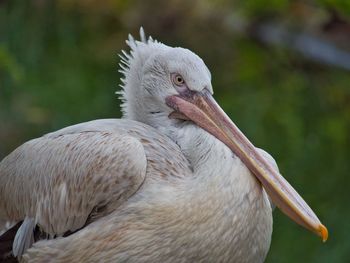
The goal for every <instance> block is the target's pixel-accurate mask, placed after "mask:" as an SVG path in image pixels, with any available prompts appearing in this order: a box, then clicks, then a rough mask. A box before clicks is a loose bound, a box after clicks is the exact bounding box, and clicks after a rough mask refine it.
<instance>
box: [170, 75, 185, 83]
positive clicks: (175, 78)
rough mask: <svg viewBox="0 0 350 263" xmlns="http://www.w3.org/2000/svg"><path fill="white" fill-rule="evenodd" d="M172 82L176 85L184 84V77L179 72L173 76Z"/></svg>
mask: <svg viewBox="0 0 350 263" xmlns="http://www.w3.org/2000/svg"><path fill="white" fill-rule="evenodd" d="M173 82H174V84H175V85H176V86H182V85H184V84H185V80H184V78H183V77H182V76H181V75H179V74H176V75H174V76H173Z"/></svg>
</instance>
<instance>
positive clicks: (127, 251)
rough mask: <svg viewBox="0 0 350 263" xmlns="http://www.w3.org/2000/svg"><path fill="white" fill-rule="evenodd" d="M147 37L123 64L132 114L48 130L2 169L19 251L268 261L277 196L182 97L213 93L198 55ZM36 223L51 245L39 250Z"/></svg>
mask: <svg viewBox="0 0 350 263" xmlns="http://www.w3.org/2000/svg"><path fill="white" fill-rule="evenodd" d="M140 35H141V40H142V41H140V42H139V41H135V40H134V39H133V38H132V37H131V36H130V37H129V40H128V41H127V43H128V45H129V46H130V47H131V52H130V54H128V53H126V52H123V54H124V55H123V56H122V61H121V71H122V72H123V74H124V78H123V79H122V82H123V85H122V88H123V89H122V91H121V93H120V94H121V98H122V100H123V104H122V110H123V115H124V117H123V118H124V119H122V120H117V119H108V120H107V119H106V120H95V121H91V122H87V123H82V124H78V125H74V126H70V127H67V128H64V129H62V130H59V131H57V132H53V133H50V134H47V135H45V136H43V137H41V138H38V139H34V140H31V141H29V142H27V143H25V144H23V145H22V146H20V147H19V148H17V149H16V150H15V151H14V152H12V153H11V154H10V155H9V156H7V157H6V158H5V159H4V160H3V161H2V162H1V163H0V222H4V223H5V222H7V221H12V222H13V221H17V222H19V221H23V220H24V223H23V224H22V227H21V228H20V229H19V230H18V231H17V234H16V238H15V242H14V245H13V252H14V254H15V255H16V256H18V257H19V258H20V259H22V260H23V261H24V262H49V261H50V262H102V261H103V262H262V261H263V260H264V259H265V257H266V254H267V251H268V249H269V246H270V240H271V233H272V209H271V205H270V202H269V199H268V195H267V194H266V192H265V190H264V189H263V188H262V187H261V184H260V182H259V181H258V180H257V178H256V177H255V176H254V175H253V174H252V173H251V172H250V171H249V170H248V168H247V167H246V165H245V164H244V163H242V161H241V159H242V158H243V159H242V160H243V161H244V162H245V159H244V157H241V156H240V152H237V153H236V152H235V151H234V153H233V152H232V150H233V148H232V147H231V146H230V142H228V141H227V140H229V139H227V137H222V138H223V139H221V136H222V134H221V133H218V136H215V135H216V133H215V132H217V131H216V130H215V129H216V127H221V126H220V125H221V124H220V123H219V124H215V121H214V122H213V123H211V122H210V120H215V118H214V117H212V116H211V117H210V119H209V118H208V121H209V122H208V121H207V122H205V121H203V123H202V120H204V119H205V118H200V117H198V116H199V115H198V114H201V113H200V111H198V110H197V108H191V109H189V108H186V107H187V106H186V105H185V104H184V105H185V106H186V107H185V106H184V105H183V104H181V103H183V102H182V101H180V102H179V101H176V99H178V98H180V97H181V96H183V97H184V98H187V100H186V101H188V102H191V103H192V102H193V104H194V105H195V104H196V101H195V100H196V98H197V97H196V96H197V95H195V94H200V93H201V94H202V93H203V92H204V91H205V92H206V94H207V96H210V93H212V87H211V76H210V72H209V70H208V69H207V67H206V66H205V64H204V62H203V61H202V60H201V59H200V58H199V57H198V56H197V55H195V54H194V53H192V52H191V51H189V50H186V49H182V48H172V47H169V46H166V45H164V44H161V43H159V42H157V41H154V40H152V39H151V38H149V39H148V40H146V37H145V35H144V33H143V31H142V29H141V32H140ZM174 74H175V75H174ZM179 76H180V77H181V78H179ZM174 78H177V79H176V80H174ZM181 80H183V82H182V81H181ZM174 81H175V82H174ZM174 83H175V84H174ZM178 84H179V85H178ZM172 99H174V100H175V101H174V100H172ZM186 101H185V102H186ZM198 105H199V106H201V105H202V106H203V103H202V102H201V103H198ZM208 105H209V106H205V107H204V109H205V110H208V112H209V110H213V109H214V108H211V107H212V106H210V105H211V104H208ZM213 107H214V106H213ZM174 109H175V111H174ZM183 109H184V110H183ZM187 109H188V110H189V112H187V111H186V110H187ZM192 113H193V116H194V117H193V119H192V118H191V116H192V115H191V114H192ZM196 114H197V115H196ZM220 114H221V113H220ZM188 119H190V120H192V121H188ZM208 123H209V124H210V125H208ZM197 125H198V126H197ZM206 125H207V126H206ZM208 132H209V133H208ZM211 134H213V135H214V136H213V135H211ZM225 138H226V139H225ZM225 144H227V145H228V146H229V147H230V148H231V149H230V148H229V147H227V146H226V145H225ZM257 153H258V154H259V156H262V158H263V159H264V160H263V162H264V165H265V163H266V167H267V168H268V169H273V170H274V171H273V172H274V173H278V169H277V166H276V164H275V162H274V160H273V159H272V158H271V156H269V155H268V154H267V153H266V152H264V151H262V150H259V149H258V150H257ZM254 154H256V153H254ZM237 156H239V158H238V157H237ZM259 161H260V160H259ZM245 163H246V162H245ZM247 165H248V166H249V165H250V164H249V163H248V164H247ZM271 167H273V168H271ZM250 169H251V168H250ZM264 169H265V168H264ZM258 178H259V177H258ZM259 180H261V179H259ZM268 186H269V185H268ZM270 191H271V190H270ZM272 194H273V195H272V197H273V198H274V196H275V195H274V194H275V193H274V192H273V191H272ZM276 200H277V202H278V200H279V199H276ZM310 217H312V216H310ZM312 219H314V218H312ZM296 221H297V220H296ZM305 221H306V220H305ZM299 223H300V222H299ZM301 224H302V223H301ZM36 225H37V226H39V228H40V230H41V231H42V232H44V233H46V234H47V237H48V239H46V240H45V239H43V240H41V241H37V240H35V241H37V242H35V243H33V241H34V238H35V237H34V233H33V230H34V227H35V226H36ZM2 227H4V225H3V226H2ZM0 230H1V225H0ZM75 231H76V232H75ZM67 232H69V233H70V234H67ZM35 239H37V238H35ZM32 243H33V244H32ZM28 247H30V248H28ZM22 255H23V256H22Z"/></svg>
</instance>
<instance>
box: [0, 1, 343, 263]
mask: <svg viewBox="0 0 350 263" xmlns="http://www.w3.org/2000/svg"><path fill="white" fill-rule="evenodd" d="M141 25H142V26H143V27H144V28H145V31H146V33H147V34H151V35H152V36H153V37H154V38H156V39H158V40H159V41H161V42H164V43H165V44H168V45H172V46H182V47H186V48H189V49H191V50H192V51H194V52H195V53H197V54H198V55H199V56H201V57H202V58H203V60H204V61H205V62H206V64H207V65H208V67H209V69H210V70H211V72H212V76H213V87H214V90H215V97H216V99H217V101H218V102H219V103H220V104H221V106H222V107H223V108H224V109H225V111H226V112H227V113H228V115H229V116H230V117H231V118H232V119H233V120H234V121H235V122H236V124H237V125H238V126H239V127H240V128H241V130H242V131H243V132H244V133H245V134H246V135H247V136H248V138H250V139H251V141H252V142H253V143H254V144H255V145H256V146H258V147H261V148H264V149H265V150H267V151H268V152H269V153H271V154H272V155H273V156H274V158H275V159H276V161H277V163H278V164H279V167H280V170H281V173H282V174H283V175H284V176H285V178H286V179H287V180H288V181H289V182H290V183H291V184H292V185H293V186H294V187H295V188H296V189H297V190H298V191H299V193H300V194H301V195H302V196H303V197H304V198H305V200H306V201H307V202H308V203H309V204H310V206H311V207H312V208H313V209H314V210H315V212H317V214H318V215H319V217H320V219H321V220H322V222H323V223H324V224H325V225H326V226H327V227H328V230H329V235H330V237H329V240H328V241H327V242H326V243H325V244H323V243H322V242H321V240H320V239H319V238H318V237H316V236H315V235H313V234H312V233H309V232H307V231H305V230H304V229H302V228H301V227H299V226H297V225H296V224H295V223H293V222H292V221H291V220H290V219H288V218H287V217H286V216H284V215H283V214H282V213H281V212H280V211H278V209H276V210H275V212H274V233H273V239H272V244H271V249H270V252H269V255H268V258H267V260H266V262H270V263H272V262H350V261H349V260H350V235H349V233H350V209H349V197H350V195H349V186H350V184H349V182H350V173H349V172H350V164H349V161H350V160H349V156H350V140H349V137H350V136H349V131H350V129H349V128H350V1H341V0H320V1H288V0H270V1H263V0H256V1H253V0H246V1H243V0H242V1H224V0H217V1H208V0H206V1H177V0H170V1H160V0H159V1H156V0H152V1H120V0H119V1H118V0H108V1H98V0H88V1H84V0H77V1H69V0H59V1H45V0H35V1H34V0H32V1H15V0H11V1H6V0H2V1H0V159H1V158H3V157H4V156H6V155H7V154H8V153H10V151H12V150H13V149H14V148H16V147H17V146H19V145H20V144H22V143H23V142H25V141H27V140H29V139H31V138H35V137H39V136H41V135H43V134H44V133H47V132H50V131H53V130H56V129H59V128H62V127H64V126H67V125H71V124H75V123H78V122H83V121H88V120H92V119H97V118H118V117H120V116H121V115H120V111H119V103H120V102H119V101H118V99H117V96H116V95H115V94H114V92H115V91H116V90H118V89H119V88H118V84H119V83H120V81H119V78H120V74H119V73H118V72H117V70H118V61H119V58H118V55H117V54H118V53H119V52H120V50H121V49H126V50H127V46H126V44H125V39H126V38H127V34H128V33H131V34H133V35H134V36H138V30H139V27H140V26H141Z"/></svg>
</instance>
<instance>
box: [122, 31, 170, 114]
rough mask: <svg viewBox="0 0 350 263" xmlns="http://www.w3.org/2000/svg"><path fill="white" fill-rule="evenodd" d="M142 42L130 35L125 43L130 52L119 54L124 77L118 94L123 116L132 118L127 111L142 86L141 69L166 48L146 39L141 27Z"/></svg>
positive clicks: (151, 39)
mask: <svg viewBox="0 0 350 263" xmlns="http://www.w3.org/2000/svg"><path fill="white" fill-rule="evenodd" d="M139 34H140V40H135V38H134V37H133V36H132V35H131V34H129V35H128V39H127V40H126V41H125V42H126V44H127V45H128V46H129V47H130V52H126V51H125V50H122V51H121V53H120V54H118V56H119V58H120V62H119V70H118V72H120V73H121V74H122V75H123V76H122V77H121V82H122V83H121V84H120V85H119V86H120V87H121V90H120V91H117V92H116V94H117V95H119V99H120V100H121V101H122V104H121V108H122V112H123V116H124V117H126V116H128V117H132V116H130V112H128V109H127V102H129V103H132V101H131V98H132V95H133V94H132V93H134V94H135V92H137V91H136V90H135V89H136V88H137V87H138V86H140V84H141V83H140V82H141V76H139V74H140V72H141V70H140V69H141V68H142V66H143V64H144V63H145V61H146V60H147V58H148V57H149V56H150V55H151V54H153V53H154V51H156V50H161V49H164V47H166V46H165V45H164V44H162V43H160V42H158V41H156V40H153V38H152V37H151V36H149V37H148V39H147V37H146V34H145V31H144V30H143V28H142V27H140V32H139Z"/></svg>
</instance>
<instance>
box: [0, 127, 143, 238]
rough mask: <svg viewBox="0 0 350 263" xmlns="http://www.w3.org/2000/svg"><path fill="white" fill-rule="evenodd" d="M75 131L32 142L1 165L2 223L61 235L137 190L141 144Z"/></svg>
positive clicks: (109, 133)
mask: <svg viewBox="0 0 350 263" xmlns="http://www.w3.org/2000/svg"><path fill="white" fill-rule="evenodd" d="M87 126H89V125H87ZM73 127H74V128H66V129H63V130H61V131H59V132H56V133H52V134H49V135H46V136H44V137H41V138H38V139H34V140H31V141H29V142H27V143H25V144H23V145H22V146H20V147H19V148H17V149H16V150H15V151H14V152H12V153H11V154H10V155H9V156H7V157H6V158H5V159H4V160H3V161H2V162H1V163H0V221H6V220H8V221H20V220H23V219H24V218H26V217H28V218H33V219H35V223H36V224H38V225H39V226H40V228H41V229H42V230H43V231H44V232H46V233H48V234H50V235H52V236H56V235H58V236H60V235H63V234H64V233H65V232H67V231H75V230H77V229H79V228H81V227H82V226H84V224H85V223H86V220H87V219H88V217H89V216H91V215H92V216H94V217H98V216H103V215H105V214H107V213H109V212H110V211H112V210H114V209H115V208H117V207H118V206H119V205H120V204H122V203H123V201H125V200H126V199H127V198H128V197H130V196H131V195H132V194H133V193H135V192H136V191H137V189H138V188H139V187H140V185H141V184H142V182H143V181H144V178H145V173H146V166H147V161H146V156H145V152H144V149H143V146H142V144H141V143H140V142H139V141H138V140H137V139H136V138H134V137H131V136H129V135H126V134H123V133H121V132H118V131H117V130H113V129H103V127H98V129H91V127H86V126H73Z"/></svg>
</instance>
